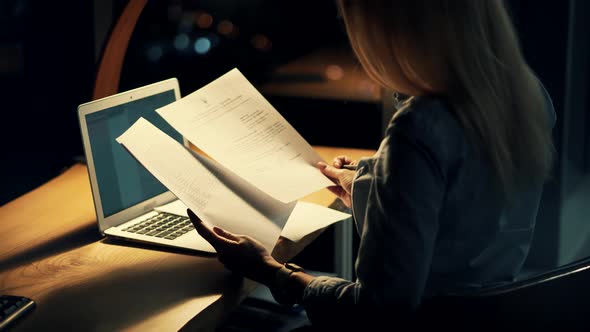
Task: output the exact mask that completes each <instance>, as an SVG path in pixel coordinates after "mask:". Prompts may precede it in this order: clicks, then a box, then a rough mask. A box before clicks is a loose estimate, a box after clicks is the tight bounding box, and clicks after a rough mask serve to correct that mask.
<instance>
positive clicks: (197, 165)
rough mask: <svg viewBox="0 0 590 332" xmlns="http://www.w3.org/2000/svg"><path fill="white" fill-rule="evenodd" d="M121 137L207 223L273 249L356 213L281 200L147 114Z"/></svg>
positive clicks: (122, 141)
mask: <svg viewBox="0 0 590 332" xmlns="http://www.w3.org/2000/svg"><path fill="white" fill-rule="evenodd" d="M117 141H118V142H119V143H120V144H122V145H123V146H124V147H125V148H126V149H127V150H128V151H129V152H130V153H131V154H132V155H133V156H134V157H135V158H136V159H137V160H138V161H139V162H140V163H141V164H142V165H143V166H144V167H145V168H146V169H147V170H148V171H149V172H150V173H151V174H153V175H154V177H156V178H157V179H158V180H159V181H160V182H161V183H162V184H163V185H164V186H166V187H167V188H168V189H169V190H170V191H171V192H172V193H174V194H175V195H176V196H177V197H178V198H179V199H180V201H182V202H183V203H184V204H185V205H186V206H187V207H189V208H190V209H191V210H193V211H194V212H195V213H196V214H197V215H198V216H199V217H200V218H201V219H202V220H203V221H204V222H206V223H208V224H211V225H215V226H218V227H221V228H224V229H226V230H228V231H230V232H232V233H236V234H246V235H250V236H252V237H254V238H256V239H258V240H259V241H260V242H261V243H262V244H263V245H264V246H265V247H266V248H267V249H268V250H272V248H273V247H274V245H275V243H276V241H277V239H278V237H279V235H281V234H283V236H285V237H287V238H289V239H291V240H293V241H297V240H299V239H300V238H302V237H303V236H305V235H307V234H309V233H311V232H313V231H315V230H318V229H320V228H322V227H326V226H328V225H330V224H332V223H334V222H337V221H339V220H343V219H346V218H348V217H350V215H349V214H346V213H342V212H338V211H335V210H331V209H328V208H325V207H322V206H318V205H314V204H310V203H301V202H296V201H292V202H289V203H284V202H281V201H280V200H278V199H275V198H273V197H272V196H271V195H269V194H267V193H265V192H264V191H262V190H261V189H259V188H257V187H255V186H254V185H252V184H251V183H250V182H249V181H246V180H245V179H243V178H241V177H240V176H238V175H237V174H235V173H233V172H232V171H231V170H230V169H229V168H226V167H225V166H224V165H221V164H219V163H218V162H216V161H214V160H211V159H207V158H205V157H203V156H201V155H198V154H196V153H194V152H193V151H191V150H190V149H188V148H186V147H184V146H183V145H181V144H180V143H178V142H177V141H175V140H174V139H172V138H171V137H170V136H168V135H166V134H165V133H164V132H162V131H161V130H159V129H158V128H156V127H155V126H154V125H152V124H151V123H150V122H148V121H147V120H145V119H143V118H140V119H139V120H138V121H137V122H136V123H135V124H133V125H132V126H131V127H130V128H129V129H128V130H127V131H126V132H125V133H123V134H122V135H121V136H120V137H119V138H117ZM178 206H180V205H178V204H177V205H173V206H169V207H167V208H168V209H169V210H170V211H169V212H172V213H176V214H183V215H184V214H185V211H174V209H178ZM162 210H164V211H165V210H166V207H163V208H162ZM287 224H288V227H286V225H287Z"/></svg>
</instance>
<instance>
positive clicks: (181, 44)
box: [174, 33, 190, 51]
mask: <svg viewBox="0 0 590 332" xmlns="http://www.w3.org/2000/svg"><path fill="white" fill-rule="evenodd" d="M189 44H190V39H189V38H188V36H187V34H186V33H181V34H179V35H177V36H176V38H174V48H176V49H177V50H179V51H182V50H186V48H187V47H188V45H189Z"/></svg>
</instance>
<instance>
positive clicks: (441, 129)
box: [387, 96, 466, 159]
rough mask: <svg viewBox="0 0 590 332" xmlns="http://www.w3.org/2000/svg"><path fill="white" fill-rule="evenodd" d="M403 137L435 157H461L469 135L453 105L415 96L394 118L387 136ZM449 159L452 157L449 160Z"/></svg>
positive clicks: (438, 98) (439, 99)
mask: <svg viewBox="0 0 590 332" xmlns="http://www.w3.org/2000/svg"><path fill="white" fill-rule="evenodd" d="M396 135H402V136H404V137H406V138H408V139H410V140H412V141H414V142H415V143H417V144H419V145H421V146H423V147H426V148H428V150H431V152H432V153H434V154H437V155H438V154H444V155H446V156H447V157H449V156H450V155H459V154H462V153H463V152H464V149H465V143H466V138H465V132H464V130H463V127H462V125H461V122H460V121H459V119H458V118H457V116H456V115H455V113H454V112H453V110H452V106H451V105H450V104H449V103H448V102H447V101H446V100H445V99H443V98H440V97H435V96H421V97H414V98H412V99H411V100H409V101H408V103H407V104H406V105H405V107H403V108H402V109H400V110H399V111H398V112H397V113H396V114H395V115H394V116H393V118H392V120H391V122H390V124H389V127H388V129H387V136H390V137H391V136H396ZM445 159H448V158H445Z"/></svg>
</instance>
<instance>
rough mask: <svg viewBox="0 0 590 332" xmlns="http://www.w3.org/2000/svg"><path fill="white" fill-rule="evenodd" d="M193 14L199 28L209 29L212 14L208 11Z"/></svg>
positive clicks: (211, 22)
mask: <svg viewBox="0 0 590 332" xmlns="http://www.w3.org/2000/svg"><path fill="white" fill-rule="evenodd" d="M195 16H196V18H195V21H196V23H197V26H198V27H199V28H201V29H209V28H210V27H211V25H212V24H213V16H211V14H209V13H205V12H199V13H197V14H196V15H195Z"/></svg>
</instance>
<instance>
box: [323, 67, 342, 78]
mask: <svg viewBox="0 0 590 332" xmlns="http://www.w3.org/2000/svg"><path fill="white" fill-rule="evenodd" d="M325 75H326V77H327V78H328V79H331V80H332V81H338V80H341V79H342V78H343V77H344V70H343V69H342V67H340V66H339V65H329V66H327V67H326V71H325Z"/></svg>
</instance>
